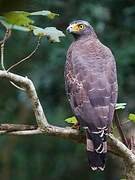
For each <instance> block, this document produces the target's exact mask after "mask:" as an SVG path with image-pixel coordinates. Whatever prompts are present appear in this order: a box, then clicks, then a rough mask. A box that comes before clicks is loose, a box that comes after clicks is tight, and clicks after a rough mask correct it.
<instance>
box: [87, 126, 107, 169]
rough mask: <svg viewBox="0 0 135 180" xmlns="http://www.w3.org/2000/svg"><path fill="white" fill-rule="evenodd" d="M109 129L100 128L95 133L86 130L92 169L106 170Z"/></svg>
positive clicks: (89, 160)
mask: <svg viewBox="0 0 135 180" xmlns="http://www.w3.org/2000/svg"><path fill="white" fill-rule="evenodd" d="M106 131H107V128H105V127H104V128H99V129H98V130H97V131H95V132H90V130H89V129H87V130H86V142H87V149H86V151H87V154H88V162H89V166H90V168H91V169H92V170H93V171H95V170H101V171H103V170H104V168H105V160H106V153H107V142H106Z"/></svg>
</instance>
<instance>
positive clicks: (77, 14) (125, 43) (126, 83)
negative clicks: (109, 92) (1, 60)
mask: <svg viewBox="0 0 135 180" xmlns="http://www.w3.org/2000/svg"><path fill="white" fill-rule="evenodd" d="M43 9H45V10H46V9H47V10H51V11H53V12H55V13H59V14H60V17H58V18H57V19H55V20H52V21H50V20H47V18H45V17H39V18H37V19H36V22H37V25H39V26H41V27H46V26H56V27H57V28H58V29H60V30H62V31H64V32H65V29H66V27H67V25H68V24H69V22H70V21H72V20H75V19H84V20H88V21H89V22H90V23H91V25H92V26H93V27H94V29H95V30H96V32H97V34H98V37H99V39H100V40H101V41H102V42H103V43H104V44H105V45H107V46H108V47H110V48H111V49H112V51H113V53H114V55H115V58H116V61H117V69H118V81H119V102H127V108H126V110H125V111H124V112H123V113H122V115H121V116H123V117H125V119H126V117H127V113H128V111H130V112H134V109H135V102H134V96H135V35H134V33H135V2H134V0H102V1H100V0H83V1H81V0H69V1H66V0H52V1H49V0H29V1H26V0H22V1H21V0H12V1H8V0H0V12H1V13H2V12H6V11H11V10H25V11H31V12H32V11H38V10H43ZM2 35H3V33H2V31H0V36H1V38H2ZM71 41H72V38H71V37H70V36H67V37H66V38H62V41H61V42H60V43H54V44H49V43H48V42H47V40H43V41H42V43H41V47H40V49H39V50H38V52H37V53H36V55H34V56H33V57H32V58H31V60H29V61H27V62H25V63H24V64H22V65H21V66H18V67H17V68H16V69H14V70H13V72H15V73H18V74H21V75H23V76H26V75H27V76H28V77H29V78H31V79H32V80H33V81H34V84H35V87H36V89H37V92H38V95H39V98H40V100H41V103H42V105H43V107H44V110H45V113H46V115H47V117H48V119H49V122H50V123H52V124H57V125H65V123H64V119H65V118H67V117H70V116H72V113H71V110H70V107H69V104H68V102H67V98H66V95H65V90H64V77H63V72H64V63H65V55H66V51H67V48H68V46H69V44H70V43H71ZM35 45H36V38H35V37H33V35H32V34H30V33H25V32H17V31H14V32H13V33H12V36H11V38H10V40H9V41H8V43H7V44H6V49H5V64H6V67H9V66H10V65H11V64H14V63H15V62H17V61H19V60H20V59H21V58H23V57H25V56H26V55H27V54H28V53H29V52H30V51H31V50H32V49H33V48H34V46H35ZM0 92H1V94H0V95H1V96H0V121H1V123H6V122H8V123H25V124H34V123H35V118H34V115H33V112H32V110H31V105H30V104H29V102H28V100H27V97H26V95H25V93H23V92H21V91H19V90H17V89H15V88H14V87H13V86H12V85H11V84H9V83H8V82H7V81H1V85H0ZM123 172H124V170H123V169H122V166H121V163H120V161H119V159H118V158H117V160H116V158H115V157H114V156H112V155H109V158H108V161H107V167H106V170H105V172H103V173H93V172H91V171H89V169H88V167H87V157H86V154H85V147H84V145H80V144H76V143H74V142H70V141H68V140H62V139H58V138H55V137H46V136H43V135H36V136H27V137H11V136H10V137H9V136H1V137H0V179H1V180H38V179H47V180H63V179H64V180H74V179H78V180H88V179H89V180H108V179H110V180H119V179H120V177H123V176H122V175H121V174H123Z"/></svg>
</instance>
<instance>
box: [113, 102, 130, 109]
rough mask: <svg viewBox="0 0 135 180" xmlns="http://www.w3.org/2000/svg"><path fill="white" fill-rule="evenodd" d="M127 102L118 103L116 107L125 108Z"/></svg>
mask: <svg viewBox="0 0 135 180" xmlns="http://www.w3.org/2000/svg"><path fill="white" fill-rule="evenodd" d="M126 105H127V103H117V104H116V105H115V109H116V110H118V109H125V107H126Z"/></svg>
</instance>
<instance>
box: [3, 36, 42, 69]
mask: <svg viewBox="0 0 135 180" xmlns="http://www.w3.org/2000/svg"><path fill="white" fill-rule="evenodd" d="M40 40H41V38H39V39H38V41H37V45H36V47H35V49H34V50H33V51H32V52H31V53H30V54H29V55H28V56H26V57H25V58H23V59H21V60H20V61H19V62H17V63H15V64H13V65H12V66H10V67H9V68H8V69H7V72H9V71H10V70H11V69H13V68H14V67H16V66H18V65H19V64H21V63H22V62H24V61H26V60H28V59H30V58H31V56H33V55H34V54H35V52H36V51H37V50H38V48H39V46H40Z"/></svg>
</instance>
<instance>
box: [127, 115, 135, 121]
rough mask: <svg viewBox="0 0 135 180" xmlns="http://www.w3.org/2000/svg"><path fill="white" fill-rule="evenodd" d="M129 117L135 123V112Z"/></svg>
mask: <svg viewBox="0 0 135 180" xmlns="http://www.w3.org/2000/svg"><path fill="white" fill-rule="evenodd" d="M128 119H129V120H130V121H132V122H133V123H135V114H132V113H130V114H129V116H128Z"/></svg>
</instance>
